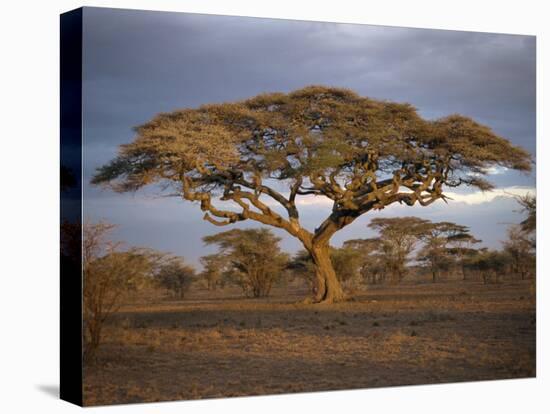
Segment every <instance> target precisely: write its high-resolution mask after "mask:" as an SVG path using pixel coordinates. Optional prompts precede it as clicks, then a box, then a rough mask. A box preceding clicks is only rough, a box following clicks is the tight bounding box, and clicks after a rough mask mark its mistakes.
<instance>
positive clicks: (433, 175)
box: [92, 86, 531, 302]
mask: <svg viewBox="0 0 550 414" xmlns="http://www.w3.org/2000/svg"><path fill="white" fill-rule="evenodd" d="M135 131H136V138H135V139H134V141H133V142H131V143H129V144H125V145H122V146H121V147H120V150H119V154H118V156H117V157H116V158H115V159H114V160H112V161H111V162H110V163H108V164H106V165H105V166H103V167H101V168H100V169H99V170H98V171H97V173H96V175H95V176H94V178H93V179H92V182H93V183H95V184H106V185H109V186H110V187H111V188H113V189H114V190H116V191H120V192H124V191H135V190H138V189H139V188H141V187H143V186H146V185H148V184H153V183H162V184H163V186H162V187H161V188H165V189H167V188H170V190H168V191H171V194H174V195H176V196H178V197H181V198H183V199H184V200H188V201H194V202H197V203H199V204H200V208H201V209H202V210H203V211H204V212H205V215H204V218H205V219H206V220H208V221H210V222H212V223H213V224H215V225H219V226H224V225H228V224H231V223H236V222H240V221H243V220H254V221H257V222H260V223H262V224H266V225H269V226H274V227H278V228H281V229H284V230H285V231H287V232H288V233H289V234H291V235H292V236H294V237H296V238H298V239H299V240H300V241H301V242H302V244H303V246H304V248H305V249H306V250H307V251H308V253H309V254H310V255H311V257H312V260H313V262H314V264H315V273H316V284H317V289H316V292H317V293H316V298H315V299H316V301H324V302H333V301H338V300H341V299H343V297H344V295H343V291H342V289H341V286H340V284H339V282H338V279H337V278H336V273H335V271H334V268H333V266H332V263H331V260H330V240H331V238H332V236H333V235H334V234H335V233H336V232H337V231H339V230H341V229H342V228H344V227H345V226H348V225H350V224H351V223H352V222H353V221H354V220H355V219H356V218H357V217H359V216H361V215H362V214H364V213H367V212H368V211H371V210H378V209H382V208H384V207H386V206H388V205H390V204H392V203H405V204H407V205H409V206H412V205H414V204H417V203H418V204H420V205H422V206H428V205H430V204H431V203H433V202H434V201H436V200H438V199H441V198H445V194H444V186H448V187H457V186H460V185H467V186H473V187H477V188H481V189H483V190H489V189H491V188H492V186H491V185H490V183H488V182H487V181H486V180H485V179H483V178H482V176H483V175H484V174H486V172H487V169H488V168H489V167H491V166H494V165H500V166H504V167H507V168H511V169H516V170H523V171H526V170H529V169H530V168H531V160H530V156H529V155H528V153H527V152H526V151H525V150H523V149H521V148H518V147H515V146H513V145H512V144H511V143H510V142H509V141H508V140H506V139H504V138H501V137H500V136H498V135H496V134H495V133H493V132H492V131H491V129H490V128H488V127H486V126H483V125H480V124H478V123H477V122H475V121H473V120H472V119H470V118H467V117H464V116H461V115H451V116H447V117H445V118H442V119H438V120H433V121H432V120H425V119H423V118H421V117H420V116H419V115H418V113H417V111H416V109H415V108H414V107H413V106H411V105H409V104H399V103H393V102H388V101H379V100H375V99H371V98H367V97H361V96H359V95H357V94H356V93H355V92H353V91H350V90H346V89H339V88H329V87H323V86H310V87H306V88H303V89H299V90H296V91H294V92H291V93H288V94H284V93H271V94H262V95H259V96H256V97H253V98H250V99H246V100H243V101H240V102H235V103H224V104H211V105H203V106H201V107H199V108H197V109H183V110H178V111H174V112H171V113H163V114H159V115H157V116H156V117H155V118H154V119H152V120H151V121H150V122H148V123H146V124H144V125H141V126H139V127H137V128H136V130H135ZM302 196H322V197H326V198H328V199H330V200H332V202H333V205H332V211H331V212H330V214H329V215H328V217H326V219H325V220H323V221H322V222H321V223H320V224H319V226H318V227H317V228H316V229H315V230H314V231H309V230H307V229H306V228H304V227H303V226H302V224H301V222H300V217H299V213H298V209H297V207H296V199H297V198H298V197H302ZM216 200H221V201H225V202H230V203H232V204H233V208H229V207H227V208H226V207H223V206H222V205H221V204H220V203H218V202H217V201H216ZM273 203H275V204H278V205H279V206H280V207H281V208H282V209H283V210H284V211H285V213H284V214H281V213H279V212H278V211H276V209H275V208H274V207H273ZM223 204H225V203H223ZM235 207H236V208H237V211H236V210H235Z"/></svg>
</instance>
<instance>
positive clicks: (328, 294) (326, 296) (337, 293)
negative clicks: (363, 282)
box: [310, 245, 345, 303]
mask: <svg viewBox="0 0 550 414" xmlns="http://www.w3.org/2000/svg"><path fill="white" fill-rule="evenodd" d="M310 254H311V257H312V259H313V263H314V265H315V276H316V280H317V283H316V291H315V302H317V303H334V302H341V301H342V300H344V298H345V296H344V291H343V290H342V286H341V285H340V282H339V281H338V278H337V277H336V272H335V271H334V267H333V266H332V262H331V260H330V248H329V246H328V245H321V246H315V245H314V246H313V247H312V248H311V250H310Z"/></svg>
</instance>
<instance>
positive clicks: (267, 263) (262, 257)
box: [203, 229, 288, 298]
mask: <svg viewBox="0 0 550 414" xmlns="http://www.w3.org/2000/svg"><path fill="white" fill-rule="evenodd" d="M203 241H204V242H205V243H206V244H215V245H218V246H219V248H220V250H221V251H220V254H221V255H223V257H224V258H225V260H227V263H228V268H227V270H226V273H227V274H229V275H230V277H231V279H233V280H234V281H235V282H236V283H237V284H238V285H239V286H240V287H241V288H242V290H243V292H244V293H245V294H246V295H247V296H253V297H255V298H258V297H264V296H269V293H270V292H271V288H272V287H273V283H274V282H275V281H277V280H278V279H279V278H280V277H281V275H282V272H283V270H284V269H285V267H286V265H287V262H288V255H287V254H286V253H282V252H281V250H280V247H279V242H280V241H281V239H280V237H276V236H275V235H274V234H273V233H272V232H271V231H269V230H268V229H247V230H239V229H235V230H229V231H226V232H222V233H218V234H215V235H212V236H206V237H203Z"/></svg>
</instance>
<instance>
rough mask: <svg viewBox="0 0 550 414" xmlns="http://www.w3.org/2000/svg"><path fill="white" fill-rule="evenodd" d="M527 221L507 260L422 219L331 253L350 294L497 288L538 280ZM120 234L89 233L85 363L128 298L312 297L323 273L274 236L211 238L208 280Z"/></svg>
mask: <svg viewBox="0 0 550 414" xmlns="http://www.w3.org/2000/svg"><path fill="white" fill-rule="evenodd" d="M518 202H519V203H520V205H521V207H522V211H523V212H524V213H526V214H527V218H526V219H525V220H524V221H522V222H521V223H519V224H517V225H512V226H510V227H509V229H508V239H507V240H506V241H504V242H503V247H502V249H501V250H490V249H487V248H483V247H482V248H480V247H478V246H479V244H480V242H481V241H480V240H478V239H476V238H475V237H474V236H473V235H472V234H471V233H470V229H469V228H468V227H466V226H463V225H460V224H456V223H451V222H432V221H429V220H424V219H420V218H418V217H395V218H375V219H373V220H371V222H370V224H369V225H368V226H369V227H370V228H371V229H372V230H375V231H376V232H377V236H376V237H372V238H366V239H353V240H348V241H346V242H345V243H344V244H343V246H342V247H340V248H331V250H330V259H331V262H332V265H333V266H334V269H335V271H336V275H337V277H338V279H339V281H340V283H341V284H342V286H343V287H344V289H346V290H347V291H348V293H350V292H353V291H354V290H355V289H358V288H360V287H361V285H367V284H380V283H387V284H397V283H401V282H402V281H404V280H405V279H407V280H409V281H417V280H421V279H422V277H423V278H424V279H426V275H429V280H431V281H432V282H437V281H438V280H440V279H443V278H449V277H452V278H454V279H457V278H460V279H462V280H475V281H482V282H483V283H498V282H499V281H500V280H502V279H503V278H504V277H506V278H516V279H522V280H523V279H526V278H532V277H534V275H535V247H536V238H535V229H536V199H535V198H534V197H531V196H526V197H523V198H519V199H518ZM114 227H115V226H114V225H112V224H109V223H104V222H99V223H85V224H84V225H83V244H82V267H83V276H84V289H83V296H84V330H85V335H84V336H85V354H84V358H85V360H86V361H87V362H91V361H93V360H94V354H95V350H96V349H97V347H98V346H99V343H100V341H101V335H102V327H103V326H104V323H105V321H106V320H108V318H109V317H110V315H112V314H113V313H114V312H116V311H117V310H118V309H119V307H120V304H121V298H122V297H123V296H124V294H125V293H127V292H131V291H140V290H144V289H145V288H156V289H162V290H164V291H166V292H169V294H170V296H171V297H172V298H174V299H178V300H181V299H184V297H185V294H186V292H187V291H188V290H189V289H190V287H191V286H195V287H196V288H198V289H201V288H202V289H208V290H215V289H219V288H224V287H226V286H230V285H232V286H238V287H239V288H240V289H241V290H242V292H243V295H245V296H247V297H265V296H269V294H270V292H271V290H272V288H273V287H274V286H276V285H277V284H282V283H289V282H295V281H297V280H302V281H304V282H305V283H307V284H308V286H309V287H310V289H311V290H312V291H313V292H314V293H315V290H316V289H317V286H316V281H317V280H319V279H318V278H317V277H316V274H315V272H316V267H315V266H314V263H313V260H312V258H311V256H310V254H309V252H307V251H306V250H300V251H298V252H297V253H296V254H295V255H294V256H290V255H289V254H287V253H285V252H282V251H281V248H280V246H279V243H280V241H281V239H280V238H279V237H277V236H275V235H274V234H273V233H272V232H271V231H270V230H269V229H265V228H261V229H246V230H242V229H233V230H230V231H225V232H221V233H218V234H215V235H211V236H206V237H204V238H203V241H204V242H205V243H206V244H207V245H215V246H217V247H218V252H217V253H215V254H211V255H207V256H204V257H202V258H201V263H202V265H203V270H202V271H201V272H197V270H196V269H195V268H194V267H193V266H191V265H189V264H187V263H186V262H185V260H184V259H183V258H182V257H178V256H174V255H172V254H168V253H163V252H158V251H155V250H152V249H148V248H136V247H132V248H124V246H123V245H122V244H120V243H115V242H113V241H111V240H110V237H109V234H110V232H111V231H112V229H113V228H114ZM80 228H81V226H80V223H68V222H65V223H63V224H62V240H61V242H62V260H73V261H78V259H79V258H77V257H73V256H75V252H79V251H80V249H79V248H78V246H76V243H79V240H80V238H79V237H78V233H79V232H80Z"/></svg>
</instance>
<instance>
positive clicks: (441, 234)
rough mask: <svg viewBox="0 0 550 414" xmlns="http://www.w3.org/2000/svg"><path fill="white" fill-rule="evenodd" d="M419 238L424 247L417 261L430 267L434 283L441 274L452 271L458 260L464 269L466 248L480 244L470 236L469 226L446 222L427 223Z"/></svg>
mask: <svg viewBox="0 0 550 414" xmlns="http://www.w3.org/2000/svg"><path fill="white" fill-rule="evenodd" d="M419 238H420V239H421V240H422V241H423V242H424V245H423V246H422V248H421V249H420V251H419V252H418V254H417V260H418V261H420V262H424V263H426V264H427V265H428V267H429V268H430V271H431V273H432V282H434V283H435V282H436V281H437V279H438V276H439V273H440V272H441V271H442V270H448V269H450V268H451V267H452V266H453V265H454V264H455V260H456V259H457V258H458V263H459V264H460V266H461V269H462V266H463V257H464V255H465V254H467V250H465V249H467V247H466V246H467V245H470V244H474V243H478V242H479V240H477V239H475V238H474V237H473V236H472V235H471V234H470V230H469V229H468V227H467V226H462V225H460V224H456V223H451V222H446V221H444V222H439V223H431V222H427V223H425V224H424V225H423V226H422V228H421V230H420V232H419ZM463 278H464V274H463Z"/></svg>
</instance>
